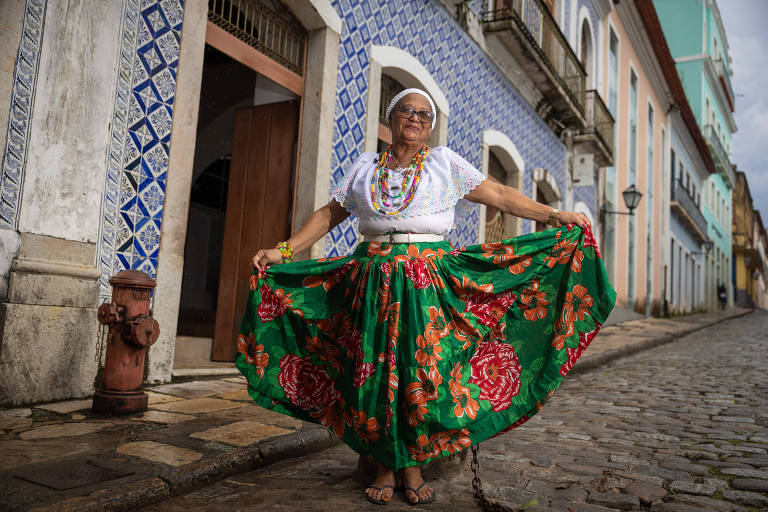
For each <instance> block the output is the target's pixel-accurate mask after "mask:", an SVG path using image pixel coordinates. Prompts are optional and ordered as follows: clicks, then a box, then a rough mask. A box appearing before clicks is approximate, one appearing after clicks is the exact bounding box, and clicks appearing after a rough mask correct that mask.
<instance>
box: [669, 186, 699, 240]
mask: <svg viewBox="0 0 768 512" xmlns="http://www.w3.org/2000/svg"><path fill="white" fill-rule="evenodd" d="M670 206H671V208H672V210H673V211H676V212H677V214H678V215H679V216H680V217H681V218H682V219H683V220H684V221H685V222H686V223H687V224H688V225H689V226H690V227H691V229H692V230H693V232H694V233H696V236H697V237H698V238H699V239H700V240H706V239H707V220H706V219H705V218H704V214H702V213H701V210H700V209H699V205H698V204H696V199H695V198H694V197H693V196H691V194H690V192H688V190H687V189H686V188H685V186H684V185H683V182H682V181H680V180H674V181H673V182H672V197H671V200H670Z"/></svg>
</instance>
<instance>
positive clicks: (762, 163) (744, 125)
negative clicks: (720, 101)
mask: <svg viewBox="0 0 768 512" xmlns="http://www.w3.org/2000/svg"><path fill="white" fill-rule="evenodd" d="M717 5H718V7H719V8H720V16H721V18H722V20H723V25H724V26H725V32H726V37H727V38H728V44H729V46H730V55H731V59H732V63H733V66H732V69H733V76H732V77H731V83H732V85H733V89H734V93H735V94H736V104H735V113H734V115H735V118H736V126H737V127H738V131H737V132H736V133H735V134H734V135H733V139H732V141H731V149H732V151H733V154H732V157H731V158H732V162H733V163H735V164H736V165H737V166H738V168H739V170H741V171H744V172H745V173H746V175H747V181H748V182H749V190H750V192H751V193H752V200H753V202H754V207H755V208H756V209H758V210H760V216H761V217H762V219H763V225H766V227H767V228H768V31H766V30H765V23H766V21H768V1H766V0H718V2H717Z"/></svg>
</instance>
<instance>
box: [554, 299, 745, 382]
mask: <svg viewBox="0 0 768 512" xmlns="http://www.w3.org/2000/svg"><path fill="white" fill-rule="evenodd" d="M752 312H754V310H753V309H749V310H747V311H743V312H739V313H735V314H733V315H730V316H727V317H723V318H719V319H717V320H715V321H714V322H711V323H705V324H702V325H699V326H696V327H693V328H690V329H684V330H681V331H680V332H676V333H674V334H667V335H665V336H660V337H658V338H648V339H646V340H642V341H639V342H637V343H633V344H632V345H628V346H626V347H622V348H619V349H614V350H608V351H606V352H603V353H602V354H600V355H596V356H592V357H590V358H589V359H584V360H581V361H579V362H577V363H576V365H574V367H573V368H572V369H571V371H570V372H568V374H569V375H578V374H580V373H584V372H588V371H590V370H594V369H595V368H598V367H600V366H603V365H605V364H606V363H609V362H611V361H615V360H617V359H621V358H623V357H627V356H631V355H632V354H636V353H638V352H642V351H645V350H648V349H650V348H653V347H658V346H659V345H664V344H666V343H669V342H671V341H674V340H675V339H677V338H679V337H681V336H686V335H688V334H691V333H693V332H696V331H700V330H701V329H704V328H706V327H712V326H713V325H717V324H719V323H721V322H725V321H726V320H731V319H734V318H741V317H743V316H746V315H748V314H750V313H752ZM617 325H620V324H617ZM580 363H581V364H580Z"/></svg>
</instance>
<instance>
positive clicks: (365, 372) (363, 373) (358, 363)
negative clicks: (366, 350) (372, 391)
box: [352, 349, 376, 388]
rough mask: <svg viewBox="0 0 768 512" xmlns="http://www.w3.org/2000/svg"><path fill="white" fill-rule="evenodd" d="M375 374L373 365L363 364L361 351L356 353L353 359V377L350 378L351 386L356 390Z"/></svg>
mask: <svg viewBox="0 0 768 512" xmlns="http://www.w3.org/2000/svg"><path fill="white" fill-rule="evenodd" d="M375 372H376V367H375V366H374V365H373V363H364V362H363V351H362V349H361V350H359V351H358V352H357V357H356V358H355V376H354V377H353V378H352V385H353V386H355V387H356V388H359V387H362V385H363V384H365V381H366V380H367V379H368V377H370V376H371V375H373V374H374V373H375Z"/></svg>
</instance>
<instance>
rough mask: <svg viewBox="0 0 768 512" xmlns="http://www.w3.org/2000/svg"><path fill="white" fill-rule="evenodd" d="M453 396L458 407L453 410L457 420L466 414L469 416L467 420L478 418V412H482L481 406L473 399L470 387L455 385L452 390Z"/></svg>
mask: <svg viewBox="0 0 768 512" xmlns="http://www.w3.org/2000/svg"><path fill="white" fill-rule="evenodd" d="M451 396H452V397H453V402H454V403H455V404H456V407H454V408H453V414H454V415H455V416H456V417H457V418H461V417H462V416H464V415H465V414H466V415H467V418H469V419H471V420H473V419H475V418H476V417H477V411H478V410H480V404H478V403H477V400H475V399H474V398H472V396H471V394H470V390H469V388H468V387H466V386H462V385H460V384H457V385H455V386H454V387H453V388H451Z"/></svg>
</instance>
